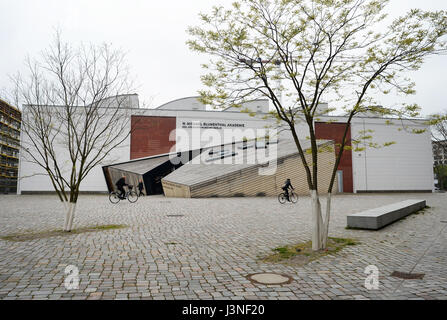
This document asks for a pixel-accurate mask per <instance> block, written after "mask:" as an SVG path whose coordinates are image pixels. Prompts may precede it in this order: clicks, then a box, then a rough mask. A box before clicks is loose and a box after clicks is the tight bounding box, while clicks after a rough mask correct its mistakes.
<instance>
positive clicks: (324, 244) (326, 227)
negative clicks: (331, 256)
mask: <svg viewBox="0 0 447 320" xmlns="http://www.w3.org/2000/svg"><path fill="white" fill-rule="evenodd" d="M331 198H332V192H329V193H328V194H327V199H326V218H325V220H324V224H323V232H322V237H321V248H322V249H326V248H327V239H328V235H329V221H330V217H331Z"/></svg>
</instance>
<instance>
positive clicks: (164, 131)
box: [130, 116, 176, 159]
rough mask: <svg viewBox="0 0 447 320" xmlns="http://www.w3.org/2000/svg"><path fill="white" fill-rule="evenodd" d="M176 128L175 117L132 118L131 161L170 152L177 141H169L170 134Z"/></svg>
mask: <svg viewBox="0 0 447 320" xmlns="http://www.w3.org/2000/svg"><path fill="white" fill-rule="evenodd" d="M175 127H176V118H175V117H152V116H132V119H131V129H132V133H131V136H130V159H137V158H143V157H148V156H153V155H157V154H162V153H168V152H170V151H171V147H172V146H173V145H174V144H175V141H169V134H170V133H171V131H172V130H174V129H175Z"/></svg>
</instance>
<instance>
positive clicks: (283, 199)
mask: <svg viewBox="0 0 447 320" xmlns="http://www.w3.org/2000/svg"><path fill="white" fill-rule="evenodd" d="M278 201H279V203H281V204H284V203H286V201H287V199H286V195H285V194H284V193H280V194H279V195H278Z"/></svg>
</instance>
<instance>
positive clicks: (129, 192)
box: [109, 186, 138, 204]
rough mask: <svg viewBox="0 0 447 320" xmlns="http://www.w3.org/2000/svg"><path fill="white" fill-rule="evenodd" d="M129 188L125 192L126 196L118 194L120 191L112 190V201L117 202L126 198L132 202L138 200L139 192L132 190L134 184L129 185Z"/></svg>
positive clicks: (110, 197) (110, 195) (110, 196)
mask: <svg viewBox="0 0 447 320" xmlns="http://www.w3.org/2000/svg"><path fill="white" fill-rule="evenodd" d="M127 189H128V190H127V191H126V193H125V194H124V197H120V196H119V195H118V193H117V192H115V191H112V192H110V194H109V200H110V202H111V203H113V204H116V203H118V202H120V200H125V199H127V200H128V201H129V202H131V203H134V202H136V201H137V200H138V195H137V193H136V192H135V191H134V190H132V189H133V188H132V186H128V188H127Z"/></svg>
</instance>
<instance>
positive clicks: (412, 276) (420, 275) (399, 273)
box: [391, 271, 425, 280]
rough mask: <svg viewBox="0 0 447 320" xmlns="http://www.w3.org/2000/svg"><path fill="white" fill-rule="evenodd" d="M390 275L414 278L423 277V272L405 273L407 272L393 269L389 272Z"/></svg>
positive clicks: (408, 278) (407, 278)
mask: <svg viewBox="0 0 447 320" xmlns="http://www.w3.org/2000/svg"><path fill="white" fill-rule="evenodd" d="M391 276H392V277H396V278H401V279H405V280H414V279H423V278H424V276H425V273H407V272H400V271H394V272H393V273H392V274H391Z"/></svg>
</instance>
